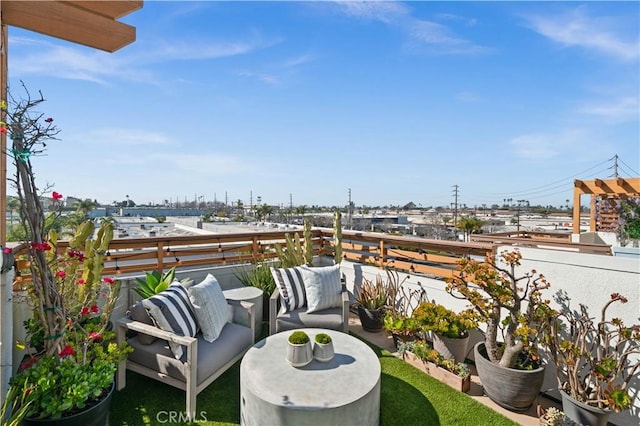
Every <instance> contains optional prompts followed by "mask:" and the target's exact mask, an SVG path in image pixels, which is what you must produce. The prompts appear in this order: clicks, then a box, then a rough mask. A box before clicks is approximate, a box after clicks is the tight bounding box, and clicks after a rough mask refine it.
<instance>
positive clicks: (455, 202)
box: [453, 185, 460, 228]
mask: <svg viewBox="0 0 640 426" xmlns="http://www.w3.org/2000/svg"><path fill="white" fill-rule="evenodd" d="M459 188H460V187H459V186H458V185H453V227H454V228H455V227H456V225H457V224H458V195H459Z"/></svg>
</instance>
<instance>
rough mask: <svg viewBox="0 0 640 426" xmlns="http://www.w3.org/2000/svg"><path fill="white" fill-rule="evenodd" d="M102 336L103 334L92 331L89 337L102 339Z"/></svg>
mask: <svg viewBox="0 0 640 426" xmlns="http://www.w3.org/2000/svg"><path fill="white" fill-rule="evenodd" d="M101 338H102V334H100V333H97V332H95V331H92V332H91V333H89V339H91V340H100V339H101Z"/></svg>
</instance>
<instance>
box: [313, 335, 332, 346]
mask: <svg viewBox="0 0 640 426" xmlns="http://www.w3.org/2000/svg"><path fill="white" fill-rule="evenodd" d="M315 340H316V342H318V343H322V344H324V345H326V344H327V343H331V336H329V335H328V334H327V333H318V334H316V337H315Z"/></svg>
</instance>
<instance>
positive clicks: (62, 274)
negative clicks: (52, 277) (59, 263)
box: [56, 271, 67, 278]
mask: <svg viewBox="0 0 640 426" xmlns="http://www.w3.org/2000/svg"><path fill="white" fill-rule="evenodd" d="M66 276H67V273H66V272H65V271H58V272H56V277H58V278H64V277H66Z"/></svg>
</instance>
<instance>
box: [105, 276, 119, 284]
mask: <svg viewBox="0 0 640 426" xmlns="http://www.w3.org/2000/svg"><path fill="white" fill-rule="evenodd" d="M103 280H104V282H105V283H107V284H111V285H113V283H114V282H116V281H115V280H114V279H113V278H111V277H104V279H103Z"/></svg>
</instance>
